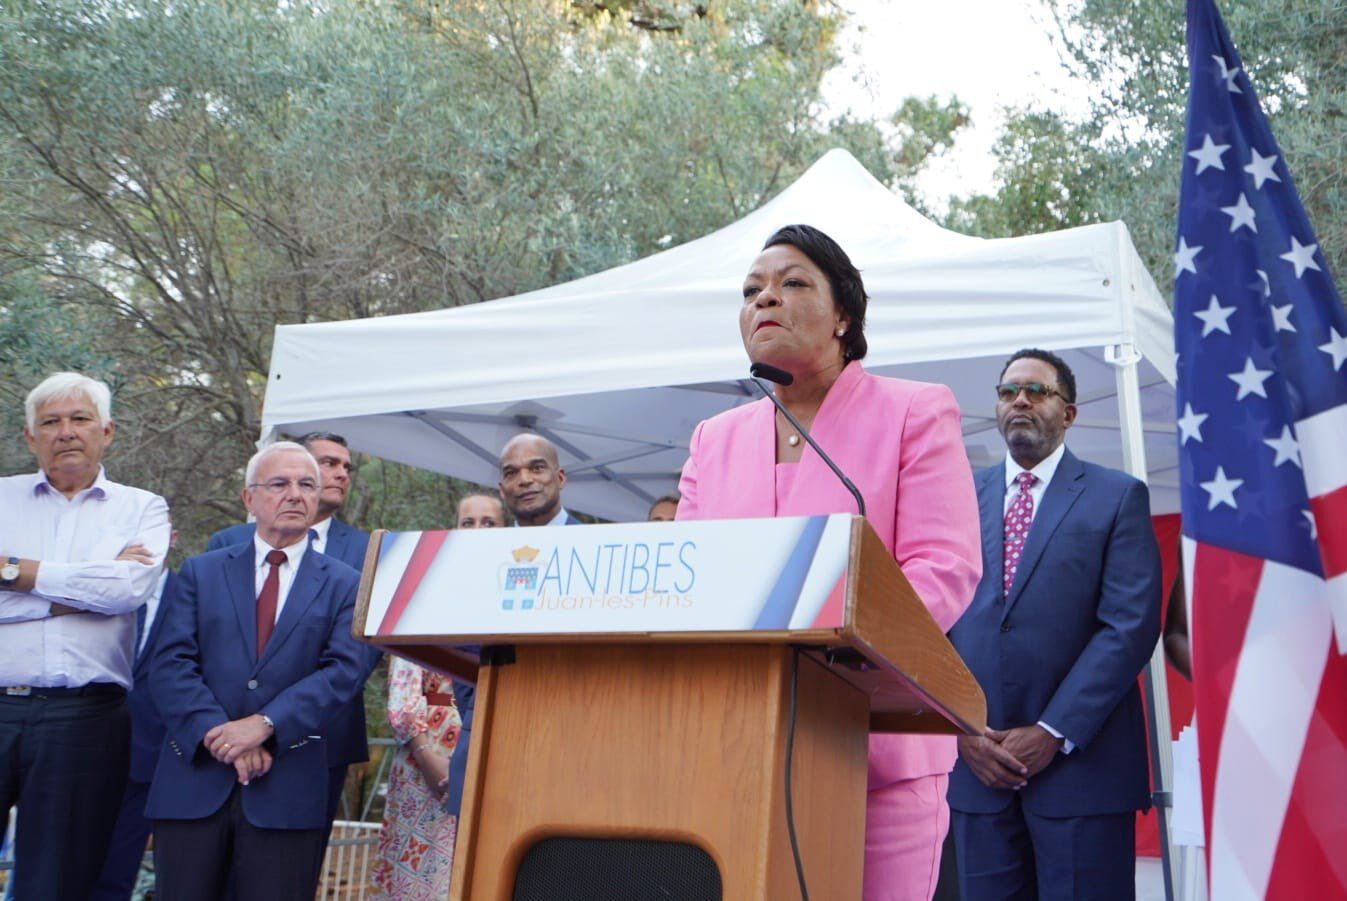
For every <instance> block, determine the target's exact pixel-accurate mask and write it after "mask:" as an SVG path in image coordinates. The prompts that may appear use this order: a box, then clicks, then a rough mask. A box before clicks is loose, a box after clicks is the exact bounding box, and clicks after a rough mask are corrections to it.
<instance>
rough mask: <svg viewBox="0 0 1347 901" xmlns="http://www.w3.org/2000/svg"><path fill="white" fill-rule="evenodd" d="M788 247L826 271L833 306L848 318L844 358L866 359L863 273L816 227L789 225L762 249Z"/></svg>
mask: <svg viewBox="0 0 1347 901" xmlns="http://www.w3.org/2000/svg"><path fill="white" fill-rule="evenodd" d="M778 244H786V245H789V246H790V247H794V248H795V249H796V250H798V251H800V253H802V254H804V255H805V256H807V257H809V260H810V262H812V263H813V264H814V265H815V266H817V267H819V268H820V269H822V270H823V274H824V275H826V276H827V277H828V286H829V287H830V288H832V292H833V302H834V303H836V304H837V305H838V306H839V307H841V308H842V312H844V313H846V314H847V320H848V322H847V330H846V333H845V334H844V335H842V356H843V357H844V358H845V359H847V360H860V359H863V358H864V357H865V354H866V352H867V351H868V350H869V345H868V344H867V343H866V341H865V305H866V302H867V301H869V299H870V298H869V296H867V295H866V293H865V284H864V283H863V282H862V281H861V272H860V270H859V269H857V268H856V266H855V264H853V263H852V262H851V257H849V256H847V252H846V251H845V250H843V249H842V248H841V246H840V245H839V244H838V243H837V242H836V241H834V240H833V239H832V238H830V237H828V236H827V235H825V234H824V233H823V232H821V231H819V230H818V229H817V228H814V226H812V225H786V226H782V227H781V228H778V229H777V230H776V231H775V232H774V233H773V234H772V236H771V237H770V238H768V239H767V243H766V244H764V245H762V249H763V250H766V249H767V248H769V247H775V246H776V245H778Z"/></svg>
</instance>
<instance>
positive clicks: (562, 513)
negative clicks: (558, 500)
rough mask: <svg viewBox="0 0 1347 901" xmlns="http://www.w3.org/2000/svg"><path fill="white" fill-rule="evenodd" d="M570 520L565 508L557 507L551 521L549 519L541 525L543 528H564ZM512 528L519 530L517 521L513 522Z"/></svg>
mask: <svg viewBox="0 0 1347 901" xmlns="http://www.w3.org/2000/svg"><path fill="white" fill-rule="evenodd" d="M570 518H571V514H569V513H567V512H566V508H565V507H558V508H557V515H556V516H553V517H552V518H551V519H549V520H548V521H547V522H545V523H543V525H544V526H564V525H566V523H567V522H568V521H570ZM514 527H515V528H516V529H517V528H519V520H517V519H516V520H515V522H514Z"/></svg>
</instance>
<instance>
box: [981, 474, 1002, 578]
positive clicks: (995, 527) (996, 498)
mask: <svg viewBox="0 0 1347 901" xmlns="http://www.w3.org/2000/svg"><path fill="white" fill-rule="evenodd" d="M1005 505H1006V464H1005V463H1004V462H1002V463H1000V464H999V465H997V466H992V467H990V468H988V469H984V470H982V472H981V473H980V474H979V484H978V521H980V522H981V523H982V578H983V580H984V581H987V582H988V583H989V584H990V585H991V586H992V588H993V591H992V597H993V598H995V599H996V600H997V601H1000V600H1001V583H1002V582H1003V581H1004V577H1003V575H1002V574H1003V573H1004V572H1005V552H1006V549H1005V526H1004V522H1005V518H1006V516H1005Z"/></svg>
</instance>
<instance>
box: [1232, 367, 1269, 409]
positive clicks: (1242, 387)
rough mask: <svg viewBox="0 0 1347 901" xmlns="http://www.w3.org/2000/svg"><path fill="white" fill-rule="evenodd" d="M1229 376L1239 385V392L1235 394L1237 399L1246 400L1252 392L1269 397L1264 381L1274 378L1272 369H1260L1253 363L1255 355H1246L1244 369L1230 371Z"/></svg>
mask: <svg viewBox="0 0 1347 901" xmlns="http://www.w3.org/2000/svg"><path fill="white" fill-rule="evenodd" d="M1227 378H1229V379H1230V381H1232V382H1234V383H1235V384H1236V385H1239V393H1238V394H1236V395H1235V400H1244V398H1246V397H1248V396H1249V395H1250V394H1257V395H1258V396H1259V397H1267V388H1265V387H1264V386H1263V383H1264V382H1266V381H1267V380H1268V379H1270V378H1272V370H1271V369H1258V368H1257V367H1255V366H1254V365H1253V357H1246V358H1245V360H1244V369H1243V370H1241V371H1240V372H1232V373H1230V374H1229V375H1228V376H1227Z"/></svg>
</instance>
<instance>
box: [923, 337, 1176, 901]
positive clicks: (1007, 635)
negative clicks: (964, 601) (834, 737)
mask: <svg viewBox="0 0 1347 901" xmlns="http://www.w3.org/2000/svg"><path fill="white" fill-rule="evenodd" d="M1075 401H1076V385H1075V378H1074V376H1073V375H1072V373H1071V370H1070V368H1069V367H1068V366H1067V365H1066V363H1065V362H1063V361H1062V360H1061V359H1060V358H1059V357H1057V356H1056V355H1054V354H1051V353H1048V352H1046V351H1040V350H1022V351H1020V352H1018V353H1016V354H1015V355H1014V356H1012V357H1011V358H1010V361H1009V362H1008V363H1007V365H1006V367H1005V368H1004V369H1003V371H1002V375H1001V380H1000V384H999V385H998V386H997V404H996V420H997V427H998V428H999V430H1000V432H1001V435H1002V437H1003V438H1004V439H1005V442H1006V447H1007V450H1008V453H1007V459H1006V461H1005V463H1003V464H1000V465H997V466H993V467H990V468H989V469H985V470H982V471H981V472H979V473H978V474H977V480H976V481H977V488H978V506H979V510H980V513H981V520H982V555H983V575H982V581H981V582H980V583H979V585H978V588H977V592H976V593H975V595H974V598H973V603H972V605H971V606H970V607H969V608H968V610H967V612H965V613H964V615H963V618H962V619H960V620H959V622H958V623H956V624H955V626H954V628H953V629H951V630H950V634H949V637H950V640H951V641H952V642H953V644H954V647H955V648H956V649H957V650H958V651H959V653H960V655H962V656H963V658H964V660H965V661H966V662H967V664H968V666H969V668H970V669H971V670H972V672H973V675H974V676H976V677H977V680H978V682H979V683H980V684H981V685H982V688H983V691H984V692H985V693H986V696H987V722H988V724H989V725H991V726H993V727H995V728H989V729H988V730H987V733H986V735H985V736H961V737H960V739H959V760H958V763H957V764H956V765H955V768H954V772H953V774H952V775H951V777H950V787H949V804H950V808H951V809H952V818H951V828H952V830H953V832H954V839H955V845H956V847H957V849H958V868H959V879H960V884H961V887H962V892H963V897H964V898H966V899H986V898H1025V899H1030V898H1063V899H1081V898H1131V897H1133V896H1134V892H1135V875H1134V868H1135V837H1134V831H1135V819H1136V811H1137V810H1140V809H1144V808H1145V807H1146V806H1148V803H1149V800H1148V774H1147V765H1146V734H1145V723H1144V721H1143V716H1142V707H1141V697H1140V693H1139V692H1138V690H1137V674H1138V673H1139V672H1140V671H1141V668H1142V667H1143V666H1144V665H1145V663H1146V660H1147V658H1148V657H1149V656H1150V654H1151V652H1152V650H1154V648H1155V644H1156V641H1157V639H1158V637H1159V634H1160V555H1159V550H1158V548H1157V547H1156V544H1155V536H1154V534H1153V532H1152V531H1151V526H1150V509H1149V500H1148V495H1147V491H1146V486H1145V485H1144V484H1143V483H1142V482H1139V481H1137V480H1136V479H1134V478H1132V477H1130V476H1128V475H1125V474H1123V473H1121V472H1117V471H1115V470H1110V469H1105V468H1103V467H1100V466H1096V465H1094V464H1091V463H1085V462H1083V461H1081V460H1079V459H1077V458H1076V457H1075V456H1074V455H1073V454H1072V453H1071V452H1070V451H1069V450H1067V449H1066V446H1065V444H1063V439H1064V437H1065V434H1066V430H1067V429H1068V428H1070V426H1071V424H1072V423H1073V422H1074V421H1075V418H1076V406H1075Z"/></svg>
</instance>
